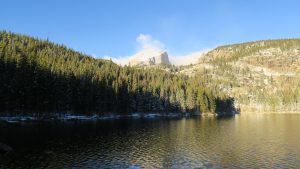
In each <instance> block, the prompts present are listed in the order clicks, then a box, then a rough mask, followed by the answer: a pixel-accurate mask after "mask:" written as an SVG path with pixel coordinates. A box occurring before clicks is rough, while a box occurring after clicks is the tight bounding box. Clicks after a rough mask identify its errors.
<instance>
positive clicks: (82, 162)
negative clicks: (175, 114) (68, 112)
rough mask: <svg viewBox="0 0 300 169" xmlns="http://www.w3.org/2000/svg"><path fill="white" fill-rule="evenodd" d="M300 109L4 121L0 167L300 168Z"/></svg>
mask: <svg viewBox="0 0 300 169" xmlns="http://www.w3.org/2000/svg"><path fill="white" fill-rule="evenodd" d="M299 130H300V115H281V114H277V115H275V114H272V115H257V114H256V115H239V116H236V117H234V118H226V119H216V118H215V119H213V118H199V117H197V118H191V119H169V120H166V119H148V120H141V119H135V120H134V119H131V120H130V119H127V120H124V119H123V120H109V121H97V122H95V121H94V122H91V121H89V122H84V121H81V122H78V121H77V122H47V123H45V122H44V123H38V122H34V123H25V124H24V123H23V124H20V123H19V124H7V123H1V124H0V141H1V142H5V143H7V144H9V145H10V146H11V147H13V148H14V151H13V152H11V153H9V154H5V155H0V168H14V169H15V168H129V167H132V168H300V131H299Z"/></svg>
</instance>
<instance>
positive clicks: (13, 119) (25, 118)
mask: <svg viewBox="0 0 300 169" xmlns="http://www.w3.org/2000/svg"><path fill="white" fill-rule="evenodd" d="M199 115H200V114H197V113H163V114H161V113H132V114H126V115H120V114H107V115H89V116H86V115H73V114H53V115H51V116H37V115H21V116H0V122H1V121H2V122H8V123H19V122H26V121H49V120H50V121H51V120H59V121H72V120H82V121H84V120H116V119H153V118H183V117H192V116H199Z"/></svg>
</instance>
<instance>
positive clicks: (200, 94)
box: [0, 31, 234, 115]
mask: <svg viewBox="0 0 300 169" xmlns="http://www.w3.org/2000/svg"><path fill="white" fill-rule="evenodd" d="M0 82H1V83H0V114H1V113H6V114H9V115H11V114H20V113H35V112H37V113H38V114H52V113H56V112H64V113H66V112H70V113H80V114H94V113H97V114H103V113H132V112H158V113H166V112H180V113H186V112H201V113H207V112H219V113H224V112H225V113H232V112H233V111H234V100H233V99H232V98H229V97H227V96H226V95H225V94H224V93H222V92H219V91H215V90H213V89H211V88H208V87H206V86H205V85H204V84H203V83H202V82H203V80H202V79H201V78H189V77H188V76H186V75H182V74H174V73H170V72H167V71H164V70H160V69H158V68H155V67H147V68H141V67H128V66H124V67H121V66H118V65H117V64H114V63H113V62H112V61H107V60H102V59H95V58H92V57H90V56H88V55H85V54H82V53H79V52H76V51H74V50H72V49H69V48H67V47H65V46H62V45H56V44H54V43H51V42H49V41H46V40H39V39H35V38H31V37H29V36H23V35H18V34H14V33H9V32H4V31H3V32H1V31H0Z"/></svg>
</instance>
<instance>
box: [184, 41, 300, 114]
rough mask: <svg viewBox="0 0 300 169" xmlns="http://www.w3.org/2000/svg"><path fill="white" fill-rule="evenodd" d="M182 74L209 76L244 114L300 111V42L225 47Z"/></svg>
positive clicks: (245, 44) (214, 51) (208, 78)
mask: <svg viewBox="0 0 300 169" xmlns="http://www.w3.org/2000/svg"><path fill="white" fill-rule="evenodd" d="M180 72H181V73H183V74H186V75H189V76H203V77H205V78H206V79H207V85H208V86H211V85H213V84H216V85H217V86H218V89H219V90H222V91H224V92H226V93H228V94H229V95H231V96H232V97H234V98H235V99H236V103H237V105H238V106H239V107H240V108H241V109H242V111H243V112H245V111H285V112H286V111H299V110H300V105H299V101H300V39H281V40H266V41H256V42H249V43H242V44H236V45H227V46H221V47H218V48H216V49H214V50H212V51H210V52H208V53H207V54H205V56H204V57H202V58H201V59H200V60H199V63H198V64H195V65H192V66H185V67H182V69H181V70H180Z"/></svg>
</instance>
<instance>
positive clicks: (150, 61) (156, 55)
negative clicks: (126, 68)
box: [126, 49, 170, 66]
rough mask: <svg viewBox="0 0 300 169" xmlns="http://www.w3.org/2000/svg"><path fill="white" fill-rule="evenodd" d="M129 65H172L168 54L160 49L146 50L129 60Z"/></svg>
mask: <svg viewBox="0 0 300 169" xmlns="http://www.w3.org/2000/svg"><path fill="white" fill-rule="evenodd" d="M126 64H127V65H131V66H150V65H160V64H170V61H169V57H168V54H167V52H165V51H161V50H158V49H144V50H142V51H140V52H138V53H137V54H135V55H133V56H132V57H130V58H129V59H128V62H127V63H126Z"/></svg>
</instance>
